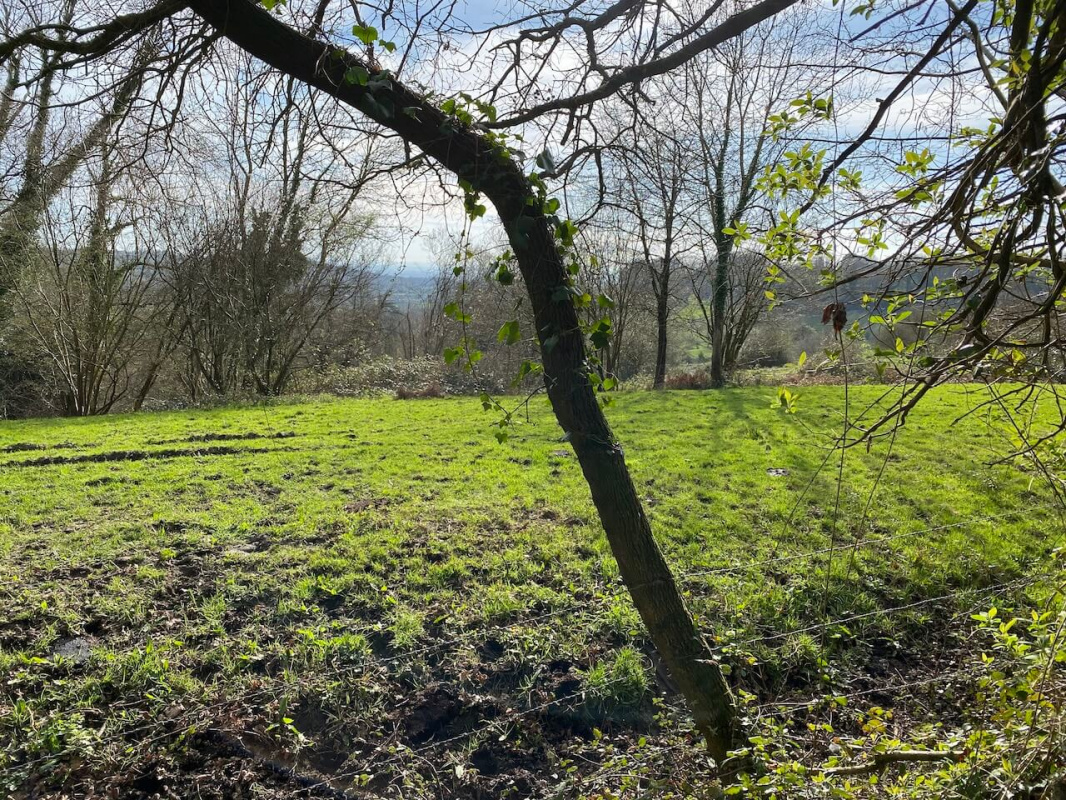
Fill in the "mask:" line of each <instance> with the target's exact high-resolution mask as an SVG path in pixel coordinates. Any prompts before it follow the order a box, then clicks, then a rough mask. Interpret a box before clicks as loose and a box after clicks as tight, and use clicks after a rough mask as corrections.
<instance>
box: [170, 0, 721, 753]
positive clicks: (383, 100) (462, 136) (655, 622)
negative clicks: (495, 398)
mask: <svg viewBox="0 0 1066 800" xmlns="http://www.w3.org/2000/svg"><path fill="white" fill-rule="evenodd" d="M190 7H191V8H192V9H193V10H194V11H195V12H196V13H197V14H198V15H199V16H200V17H202V18H203V19H204V20H205V21H206V22H207V23H209V24H210V25H211V26H212V27H214V28H215V29H216V30H217V31H218V32H219V33H220V34H222V35H223V36H225V37H226V38H228V39H230V40H231V41H232V42H234V43H235V44H236V45H237V46H238V47H241V48H242V49H244V50H246V51H247V52H249V53H251V54H252V55H254V56H256V57H258V58H260V59H262V60H263V61H265V62H266V63H267V64H269V65H271V66H273V67H274V68H275V69H278V70H280V71H282V72H284V73H286V74H288V75H291V76H292V77H294V78H296V79H298V80H301V81H304V82H305V83H307V84H309V85H312V86H315V87H317V88H319V89H321V90H322V91H324V92H326V93H328V94H330V95H332V96H334V97H336V98H337V99H338V100H340V101H341V102H344V103H347V104H349V105H351V106H353V107H354V108H357V109H359V110H360V111H362V112H363V113H365V114H366V115H367V116H369V117H370V118H371V119H373V120H375V121H376V122H378V123H380V124H381V125H383V126H385V127H387V128H389V129H391V130H393V131H394V132H396V133H397V134H399V135H400V136H401V137H402V138H403V139H404V140H405V141H407V142H409V143H410V144H412V145H415V146H417V147H419V148H420V149H421V150H422V151H424V152H425V153H426V154H427V155H429V156H430V157H432V158H434V159H435V160H436V161H438V162H439V163H440V164H441V165H443V166H444V167H445V168H447V169H448V170H450V171H451V172H453V173H454V174H455V175H456V176H457V177H458V178H460V179H462V180H465V181H467V182H469V184H470V185H471V186H472V187H473V189H474V190H475V191H478V192H482V193H484V194H485V196H486V197H488V198H489V200H490V201H491V202H492V203H493V205H494V206H495V207H496V210H497V211H498V213H499V216H500V219H501V220H502V221H503V225H504V228H505V230H506V232H507V237H508V240H509V242H510V244H511V248H512V250H513V252H514V253H515V256H516V259H517V261H518V265H519V269H520V271H521V273H522V277H523V279H524V281H525V285H526V289H527V291H528V293H529V298H530V303H531V306H532V308H533V311H534V319H535V324H536V326H537V336H538V339H539V341H540V343H541V354H542V359H543V365H544V373H545V382H546V386H547V391H548V396H549V398H550V400H551V403H552V408H553V409H554V411H555V416H556V418H557V420H558V421H559V424H560V425H561V426H562V428H563V430H564V431H566V433H567V435H568V437H569V441H570V443H571V444H572V446H573V448H574V451H575V453H576V455H577V458H578V461H579V463H580V464H581V469H582V472H583V473H584V475H585V479H586V480H587V481H588V484H589V488H590V489H591V492H592V499H593V502H594V503H595V505H596V508H597V510H598V512H599V515H600V520H601V522H602V523H603V527H604V531H605V532H606V534H607V538H608V541H609V542H610V545H611V550H612V552H613V553H614V556H615V558H616V559H617V561H618V566H619V570H620V572H621V575H622V580H623V581H624V582H625V585H626V587H627V588H628V589H629V591H630V593H631V595H632V597H633V602H634V604H635V605H636V608H637V610H638V612H639V613H640V615H641V618H642V619H643V620H644V623H645V625H647V627H648V631H649V633H650V634H651V638H652V641H653V642H654V644H655V646H656V648H657V649H658V651H659V653H660V655H661V656H662V659H663V661H664V663H665V664H666V666H667V668H668V669H669V670H670V672H671V674H672V675H673V677H674V679H675V680H676V681H677V684H678V686H679V687H680V689H681V691H682V693H683V694H684V696H685V699H686V700H687V701H688V703H689V705H690V707H691V710H692V713H693V716H694V718H695V722H696V726H697V727H698V728H699V730H700V731H701V732H702V733H703V734H704V736H705V737H706V739H707V745H708V748H709V750H710V752H711V754H712V755H713V756H714V757H715V758H716V759H717V760H718V761H719V762H720V761H721V760H722V759H723V758H724V756H725V753H726V751H727V750H728V749H730V748H731V746H732V744H733V740H734V734H735V727H736V713H735V706H734V703H733V697H732V694H731V693H730V691H729V687H728V685H727V683H726V681H725V678H724V676H723V674H722V671H721V669H720V668H719V666H718V665H717V663H715V661H714V660H713V656H712V653H711V651H710V650H709V648H708V646H707V644H706V642H705V641H704V640H703V638H702V636H701V635H700V633H699V631H698V629H697V628H696V626H695V623H694V622H693V619H692V617H691V615H690V614H689V612H688V609H687V608H686V607H685V603H684V600H683V599H682V597H681V594H680V592H679V591H678V588H677V584H676V583H675V582H674V579H673V575H672V574H671V572H670V569H669V567H668V566H667V564H666V561H665V559H664V558H663V555H662V552H661V551H660V550H659V547H658V545H657V543H656V542H655V539H654V537H653V535H652V531H651V526H650V524H649V523H648V519H647V517H646V516H645V514H644V509H643V507H642V506H641V503H640V499H639V497H638V495H637V492H636V488H635V487H634V485H633V481H632V479H631V478H630V475H629V471H628V469H627V468H626V464H625V458H624V455H623V452H622V448H621V447H620V446H619V444H618V442H617V441H616V440H615V438H614V436H613V434H612V433H611V430H610V427H609V426H608V424H607V420H606V418H605V417H604V415H603V412H602V410H601V409H600V406H599V403H598V402H597V398H596V395H595V392H594V391H593V387H592V385H591V383H590V381H589V378H588V366H587V362H586V355H587V354H586V350H585V340H584V334H583V333H582V332H581V329H580V326H579V324H578V316H577V311H576V309H575V308H574V306H573V303H572V302H571V300H570V299H569V295H568V294H567V293H566V292H559V291H557V290H559V289H560V288H561V287H564V286H565V285H566V284H567V279H568V273H567V270H566V266H565V262H564V259H563V255H562V253H561V252H560V250H559V247H558V245H557V242H556V239H555V233H554V230H553V228H552V224H551V221H550V220H549V218H548V217H547V216H546V215H545V214H544V212H543V209H542V208H541V207H540V204H539V203H538V202H536V194H535V192H534V191H533V188H532V186H531V185H530V183H529V180H528V179H527V177H526V176H525V175H524V174H523V172H522V169H521V168H520V166H519V165H518V164H517V163H516V162H515V161H514V159H513V158H511V156H510V155H509V154H508V153H507V152H506V151H504V150H502V149H500V148H499V147H498V146H496V145H495V144H493V142H492V141H491V140H490V139H488V138H486V137H485V136H484V135H483V134H482V133H480V132H478V131H476V130H473V129H471V128H469V127H466V126H464V125H462V124H461V123H459V122H458V121H457V120H455V119H454V118H452V117H449V116H447V115H445V114H444V113H443V112H441V111H440V109H438V108H437V107H435V106H434V105H432V104H431V103H429V102H428V101H427V100H426V99H425V98H423V97H422V96H421V95H420V94H418V93H416V92H414V91H412V90H410V89H409V88H407V87H406V86H404V85H403V84H401V83H399V82H398V81H396V80H395V79H392V78H389V79H388V80H387V81H376V80H375V78H377V77H378V76H379V75H380V72H379V70H377V69H375V68H373V67H370V65H368V64H366V63H363V62H361V61H360V60H359V59H357V58H356V57H355V56H354V55H352V54H350V53H348V52H346V51H343V50H339V49H337V48H334V47H330V46H328V45H326V44H323V43H321V42H317V41H314V40H312V39H309V38H307V37H305V36H303V35H302V34H300V33H298V32H297V31H295V30H293V29H291V28H289V27H288V26H286V25H285V24H283V23H282V22H280V21H279V20H278V19H276V18H275V17H274V16H272V15H271V14H270V13H269V12H267V11H265V10H264V9H263V8H261V7H260V6H258V5H256V4H255V3H254V2H252V1H251V0H191V2H190ZM352 67H359V68H360V69H363V70H367V71H368V72H369V73H370V74H371V76H372V77H371V80H370V82H369V84H368V85H365V86H364V85H361V84H360V83H358V82H356V83H347V82H346V81H345V74H346V73H347V71H348V70H349V69H350V68H352ZM531 201H532V202H531ZM560 298H561V299H560ZM545 342H549V344H548V346H545Z"/></svg>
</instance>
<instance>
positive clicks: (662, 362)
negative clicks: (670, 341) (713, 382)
mask: <svg viewBox="0 0 1066 800" xmlns="http://www.w3.org/2000/svg"><path fill="white" fill-rule="evenodd" d="M667 269H668V268H667V267H665V266H664V267H663V279H662V282H661V284H660V290H659V294H658V296H657V297H656V298H655V301H656V302H655V330H656V344H655V380H654V381H653V382H652V388H653V389H662V388H663V386H664V385H665V384H666V344H667V341H666V325H667V323H668V322H669V321H670V306H669V302H670V296H669V294H668V293H667V282H668V281H669V273H668V272H667V271H666V270H667Z"/></svg>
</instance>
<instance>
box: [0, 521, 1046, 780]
mask: <svg viewBox="0 0 1066 800" xmlns="http://www.w3.org/2000/svg"><path fill="white" fill-rule="evenodd" d="M1015 513H1018V512H1006V513H1004V514H999V515H985V516H982V517H976V518H972V519H969V520H963V521H960V522H956V523H951V524H947V525H941V526H935V527H933V528H926V529H923V530H919V531H910V532H906V533H903V534H897V535H894V536H889V537H880V538H878V539H870V540H866V541H865V542H863V543H861V546H867V545H873V544H879V543H883V542H886V541H892V540H896V539H904V538H908V537H913V536H918V535H921V534H924V533H932V532H935V531H939V530H945V529H949V528H956V527H960V526H962V525H967V524H972V523H974V522H984V521H991V520H995V519H1002V518H1006V517H1009V516H1013V515H1014V514H1015ZM827 551H828V548H823V549H820V550H816V551H810V552H807V553H802V554H796V555H792V556H782V557H775V558H771V559H764V560H762V561H752V562H747V563H745V564H742V565H731V566H729V567H719V568H716V569H714V570H708V571H698V572H696V573H684V574H682V575H680V576H679V579H685V578H690V577H695V576H697V575H709V574H725V573H729V572H740V571H745V570H749V569H752V568H754V567H758V566H766V565H770V564H775V563H781V562H787V561H797V560H800V559H808V558H812V557H814V556H816V555H818V554H820V553H823V552H827ZM1044 577H1046V576H1044V575H1040V574H1037V575H1029V576H1027V577H1025V578H1019V579H1015V580H1012V581H1005V582H1001V583H999V584H994V585H992V586H988V587H984V588H980V589H969V588H963V589H959V590H956V591H954V592H950V593H946V594H942V595H938V596H936V597H931V598H924V599H921V600H917V601H914V602H911V603H906V604H903V605H899V606H894V607H890V608H885V609H874V610H872V611H869V612H864V613H861V614H854V615H849V616H844V617H840V618H837V619H834V620H829V621H825V622H820V623H817V624H812V625H809V626H805V627H802V628H799V629H796V630H792V631H785V632H778V633H774V634H768V635H765V636H756V637H751V638H748V639H744V640H741V641H740V642H736V643H729V644H731V645H732V646H748V645H751V644H757V643H770V642H774V641H779V640H782V639H786V638H788V637H792V636H797V635H802V634H804V633H809V632H812V631H817V630H822V629H825V628H827V627H833V626H838V625H846V624H847V623H849V622H855V621H858V620H862V619H867V618H873V617H880V616H891V615H893V614H896V613H902V612H905V611H908V610H912V609H915V608H919V607H923V606H928V605H933V604H935V603H941V602H945V601H948V600H951V599H955V598H957V597H959V596H961V595H963V594H966V593H971V592H974V593H977V594H979V595H982V596H983V595H987V594H993V593H995V592H998V591H1005V590H1008V589H1011V588H1015V587H1021V586H1025V585H1030V584H1034V583H1036V582H1038V581H1039V580H1043V579H1044ZM575 610H576V608H575V607H573V606H564V607H561V608H558V609H554V610H552V611H549V612H545V613H543V614H539V615H536V616H534V617H523V618H521V619H517V620H514V621H512V622H510V623H508V624H506V625H501V626H497V627H495V628H493V629H491V631H490V633H500V632H503V631H506V630H509V629H511V628H514V627H517V626H525V625H531V624H534V623H537V622H543V621H546V620H548V619H552V618H554V617H557V616H560V615H562V614H566V613H569V612H573V611H575ZM475 634H476V635H479V636H481V637H483V636H485V635H486V631H484V630H469V631H464V632H463V633H461V634H460V635H458V636H456V637H453V638H451V639H448V640H445V641H442V642H437V643H434V644H432V645H427V646H425V647H421V648H417V649H415V650H412V651H406V652H403V653H398V654H395V655H392V656H388V657H385V658H379V659H376V660H375V661H372V662H363V663H360V664H354V665H349V666H346V667H342V668H340V669H336V670H333V671H331V672H328V673H325V674H324V675H322V677H324V678H326V679H329V680H337V679H339V678H342V677H344V676H346V675H350V674H354V673H356V672H359V673H365V672H368V671H369V670H370V669H374V668H377V667H380V666H382V665H386V664H389V663H393V662H395V661H399V660H403V659H411V658H415V657H417V656H419V655H425V654H428V653H431V652H436V651H440V650H443V649H445V648H448V647H451V646H454V645H458V644H461V643H463V642H464V641H466V640H467V639H469V638H470V637H472V636H474V635H475ZM622 680H624V679H621V678H620V679H617V680H612V681H607V682H605V683H603V684H601V685H600V687H599V688H600V689H606V688H609V687H610V686H613V685H616V684H617V683H620V682H621V681H622ZM277 692H278V689H277V688H276V687H264V688H262V689H259V690H255V691H252V692H250V693H246V694H244V695H241V696H240V697H238V698H229V699H225V700H222V701H219V702H217V703H214V704H208V705H206V706H199V707H197V708H196V709H195V710H194V713H196V714H198V715H199V716H200V717H201V718H202V717H203V716H204V715H210V714H213V713H214V712H217V711H221V710H223V709H225V708H227V707H229V706H231V705H232V704H234V703H235V702H241V703H248V702H249V701H253V700H256V699H259V698H263V697H267V696H271V695H276V694H277ZM587 694H588V692H580V693H578V694H575V695H568V696H566V697H562V698H556V699H555V700H551V701H547V702H545V703H541V704H539V705H537V706H533V707H531V708H529V709H525V710H523V711H520V712H517V713H515V714H513V715H511V716H508V717H506V718H504V719H499V720H492V721H491V722H490V723H489V724H488V725H486V726H484V727H483V728H477V729H472V730H470V731H466V732H463V733H460V734H457V735H456V736H453V737H450V738H448V739H443V740H439V741H435V742H430V743H428V744H426V745H424V746H422V747H420V748H416V749H411V748H406V747H405V748H404V751H403V752H407V751H409V752H410V753H411V754H412V755H418V754H420V753H422V752H425V751H427V750H430V749H436V748H439V747H441V746H444V745H446V744H450V743H453V742H455V741H458V740H461V739H465V738H470V737H473V736H475V735H478V734H480V733H487V732H489V731H491V730H492V729H493V728H496V727H498V726H500V725H510V724H513V722H514V721H516V720H518V719H521V718H523V717H526V716H529V715H531V714H534V713H537V712H539V711H541V710H544V709H546V708H549V707H552V706H556V705H560V704H563V703H566V702H568V701H572V700H574V699H576V698H578V697H581V698H582V699H584V698H585V697H586V695H587ZM765 705H766V706H772V705H774V704H773V703H769V704H765ZM172 723H173V720H169V719H164V720H153V721H152V722H150V723H146V724H144V725H140V726H136V727H134V728H127V729H123V730H121V731H116V732H115V733H113V734H109V735H107V736H104V737H101V738H99V739H96V740H95V741H94V743H93V744H94V745H95V746H101V745H106V744H109V743H112V742H116V741H119V740H122V739H127V738H129V737H131V736H134V735H136V734H140V733H148V732H150V731H153V730H156V729H159V728H160V727H164V726H167V725H170V724H172ZM200 726H201V722H200V721H194V722H192V723H190V724H186V725H185V726H183V727H181V728H178V729H177V730H167V731H164V732H163V733H161V734H159V735H156V736H151V737H149V738H148V739H143V740H141V742H140V744H141V745H146V744H147V745H150V744H153V743H155V742H156V741H161V740H163V739H166V738H170V737H174V736H182V735H187V734H189V733H192V732H195V731H196V730H197V729H198V728H199V727H200ZM76 751H77V748H76V747H68V748H66V749H65V750H62V751H60V752H57V753H50V754H47V755H44V756H40V757H38V758H35V759H31V760H29V761H25V762H22V763H21V764H18V765H16V766H15V767H13V768H11V769H9V770H5V772H9V773H10V772H13V771H14V770H25V769H28V768H32V767H34V766H37V765H40V764H43V763H46V762H49V761H54V760H56V759H59V758H62V757H63V756H66V755H70V754H72V753H74V752H76ZM398 757H399V756H394V757H393V758H391V759H389V760H388V761H386V762H384V764H388V763H392V762H393V761H394V760H396V759H397V758H398ZM384 764H382V765H380V766H384ZM364 771H365V769H361V770H359V771H358V772H356V773H350V774H348V775H347V777H352V776H354V775H358V774H362V772H364ZM0 774H3V773H2V772H0ZM343 777H345V776H333V777H332V778H331V781H339V780H341V779H342V778H343Z"/></svg>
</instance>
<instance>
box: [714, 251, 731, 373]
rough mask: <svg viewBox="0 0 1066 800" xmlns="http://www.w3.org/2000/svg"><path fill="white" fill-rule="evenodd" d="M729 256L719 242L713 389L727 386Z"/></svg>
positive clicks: (715, 281) (716, 273)
mask: <svg viewBox="0 0 1066 800" xmlns="http://www.w3.org/2000/svg"><path fill="white" fill-rule="evenodd" d="M729 254H730V248H729V246H728V245H727V244H725V243H723V242H722V241H719V242H718V258H717V259H715V267H714V283H713V288H712V295H711V387H712V388H714V389H721V388H722V387H723V386H725V371H726V367H727V366H729V365H727V364H726V352H725V345H726V336H725V310H726V300H727V298H728V296H729Z"/></svg>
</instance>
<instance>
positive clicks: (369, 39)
mask: <svg viewBox="0 0 1066 800" xmlns="http://www.w3.org/2000/svg"><path fill="white" fill-rule="evenodd" d="M352 36H354V37H355V38H356V39H358V40H359V41H360V42H362V43H363V44H366V45H371V44H373V43H374V42H375V41H377V38H378V29H377V28H375V27H374V26H373V25H353V26H352Z"/></svg>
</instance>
